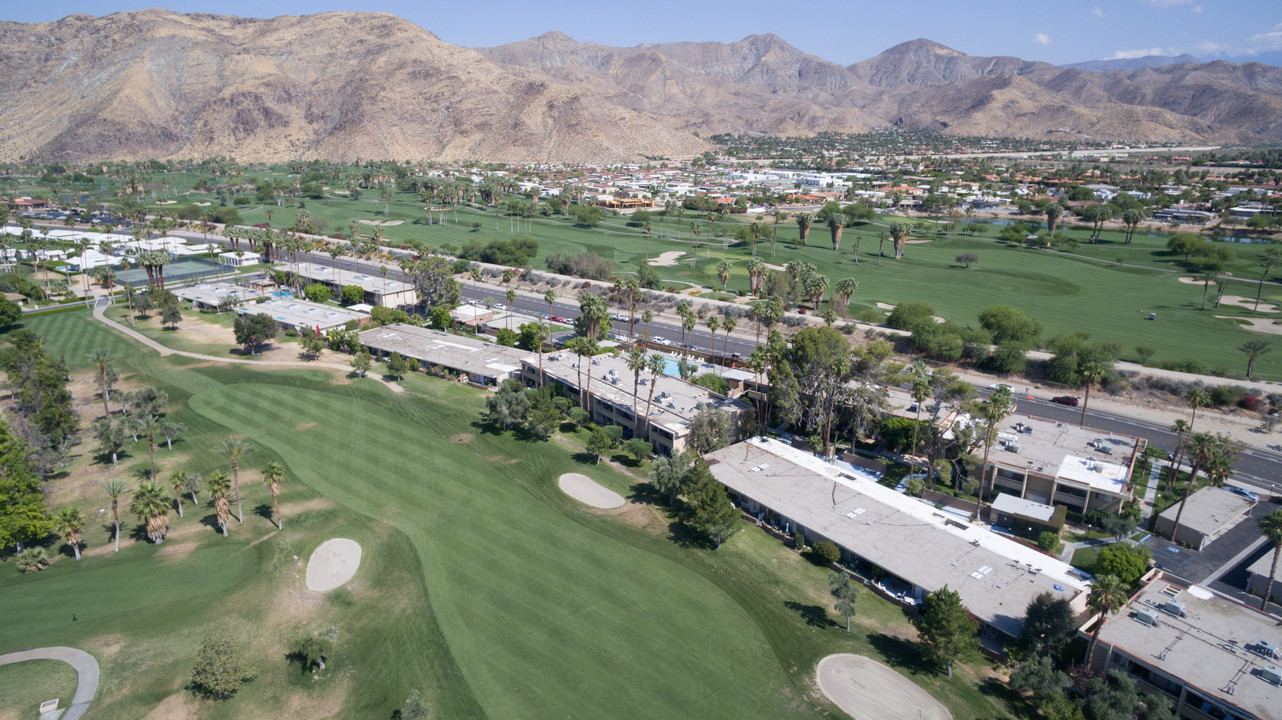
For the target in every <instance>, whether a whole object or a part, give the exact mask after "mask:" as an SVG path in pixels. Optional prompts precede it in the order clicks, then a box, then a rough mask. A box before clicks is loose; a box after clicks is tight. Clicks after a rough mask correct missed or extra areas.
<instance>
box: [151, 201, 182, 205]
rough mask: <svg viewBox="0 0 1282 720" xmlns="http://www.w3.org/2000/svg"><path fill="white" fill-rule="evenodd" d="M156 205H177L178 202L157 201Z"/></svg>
mask: <svg viewBox="0 0 1282 720" xmlns="http://www.w3.org/2000/svg"><path fill="white" fill-rule="evenodd" d="M156 204H157V205H177V204H178V201H177V200H157V201H156Z"/></svg>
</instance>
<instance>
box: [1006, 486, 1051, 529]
mask: <svg viewBox="0 0 1282 720" xmlns="http://www.w3.org/2000/svg"><path fill="white" fill-rule="evenodd" d="M992 508H993V510H995V511H997V512H1000V513H1006V514H1007V515H1020V516H1022V517H1027V518H1033V519H1034V520H1041V521H1043V522H1049V521H1050V519H1051V516H1052V515H1054V514H1055V508H1054V507H1052V506H1050V505H1043V504H1042V503H1039V502H1033V501H1032V500H1029V499H1027V498H1022V497H1020V496H1018V495H1011V494H1010V493H998V494H997V497H995V498H993V504H992Z"/></svg>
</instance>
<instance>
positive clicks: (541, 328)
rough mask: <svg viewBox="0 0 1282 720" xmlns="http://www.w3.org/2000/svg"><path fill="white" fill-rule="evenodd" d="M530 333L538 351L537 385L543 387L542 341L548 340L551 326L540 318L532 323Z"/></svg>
mask: <svg viewBox="0 0 1282 720" xmlns="http://www.w3.org/2000/svg"><path fill="white" fill-rule="evenodd" d="M530 334H531V336H532V339H533V340H534V344H535V346H536V347H537V348H538V351H539V387H543V343H545V342H547V341H548V336H549V335H551V334H552V328H551V327H549V326H548V324H547V323H545V322H543V321H541V320H540V321H538V322H536V323H534V325H533V329H532V331H531V333H530Z"/></svg>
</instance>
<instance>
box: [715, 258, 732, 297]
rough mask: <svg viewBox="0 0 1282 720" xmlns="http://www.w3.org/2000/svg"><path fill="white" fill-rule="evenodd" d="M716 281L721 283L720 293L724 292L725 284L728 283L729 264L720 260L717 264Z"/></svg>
mask: <svg viewBox="0 0 1282 720" xmlns="http://www.w3.org/2000/svg"><path fill="white" fill-rule="evenodd" d="M717 279H718V280H720V281H721V292H725V291H726V283H727V282H730V263H729V262H727V261H725V260H722V261H721V262H719V263H717Z"/></svg>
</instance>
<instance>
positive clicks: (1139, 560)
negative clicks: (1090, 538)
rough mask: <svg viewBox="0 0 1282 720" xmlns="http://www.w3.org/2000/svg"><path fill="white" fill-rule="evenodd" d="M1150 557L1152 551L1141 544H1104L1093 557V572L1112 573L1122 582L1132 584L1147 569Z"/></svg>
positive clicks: (1099, 573) (1098, 573)
mask: <svg viewBox="0 0 1282 720" xmlns="http://www.w3.org/2000/svg"><path fill="white" fill-rule="evenodd" d="M1150 557H1152V553H1151V552H1149V549H1148V548H1146V547H1144V546H1143V545H1129V544H1126V543H1113V544H1112V545H1106V546H1104V547H1103V548H1101V549H1100V551H1099V555H1097V556H1096V557H1095V574H1097V575H1113V576H1116V577H1117V578H1118V579H1119V580H1121V581H1122V582H1123V583H1124V584H1126V585H1131V586H1133V585H1134V584H1135V583H1136V582H1137V581H1138V580H1139V579H1140V576H1142V575H1143V574H1144V572H1145V571H1146V570H1148V561H1149V558H1150Z"/></svg>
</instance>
